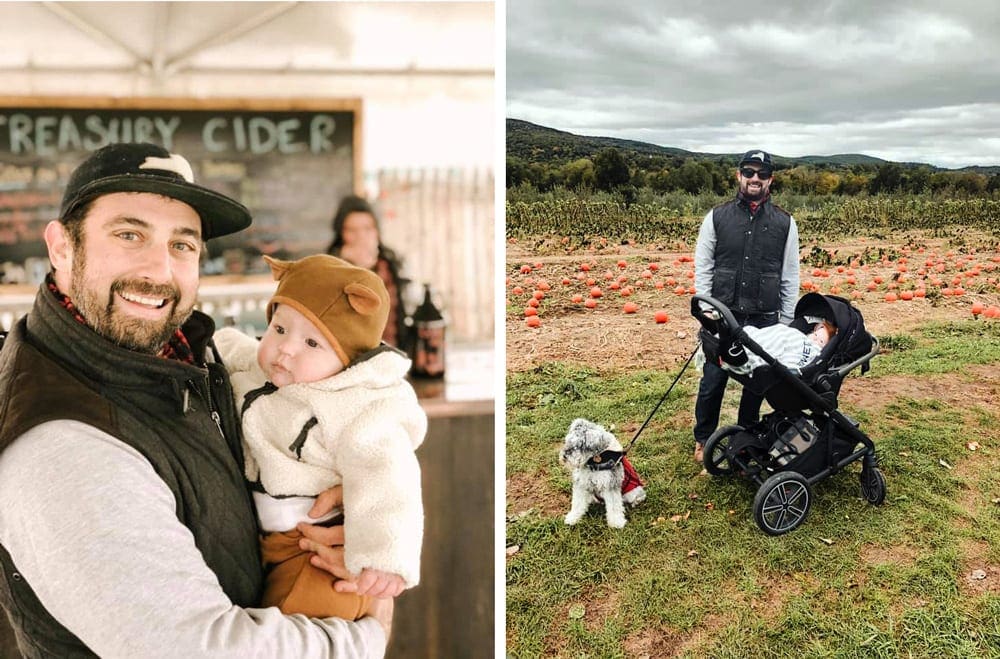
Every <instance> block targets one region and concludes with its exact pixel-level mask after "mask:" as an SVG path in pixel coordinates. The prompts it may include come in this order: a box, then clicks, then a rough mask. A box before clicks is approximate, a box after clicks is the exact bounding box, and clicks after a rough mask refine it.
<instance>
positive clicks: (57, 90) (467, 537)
mask: <svg viewBox="0 0 1000 659" xmlns="http://www.w3.org/2000/svg"><path fill="white" fill-rule="evenodd" d="M495 20H496V16H495V8H494V4H493V3H492V2H113V3H111V2H0V41H2V43H3V44H4V46H3V48H2V49H0V329H9V328H10V326H11V324H12V323H13V322H15V321H16V320H17V319H18V318H19V317H20V316H21V315H23V314H24V313H25V312H26V311H27V310H28V309H29V308H30V305H31V301H32V299H33V298H34V294H35V291H36V290H37V288H38V284H39V282H40V281H41V280H42V278H44V276H45V273H46V272H47V271H48V260H47V258H46V257H45V251H44V244H43V243H42V242H41V240H40V237H41V232H42V229H43V228H44V226H45V224H46V223H47V222H48V221H50V220H52V219H56V217H57V216H58V208H59V202H60V199H61V197H62V192H63V189H64V187H65V183H66V179H67V178H68V175H69V173H70V172H71V171H72V169H73V168H74V167H75V166H76V165H77V164H79V162H81V161H82V160H83V159H84V158H86V156H87V155H88V154H89V152H91V151H93V150H95V149H97V148H99V147H100V146H103V145H104V144H106V143H109V142H119V141H152V142H157V143H160V144H163V145H164V146H166V147H167V148H168V149H170V150H173V151H176V152H178V153H180V154H182V155H184V156H185V157H186V158H188V160H189V161H190V162H191V164H192V166H193V168H194V172H195V180H196V182H198V183H200V184H203V185H206V186H208V187H211V188H213V189H216V190H219V191H221V192H224V193H226V194H228V195H230V196H233V197H234V198H236V199H238V200H240V201H241V202H243V203H244V204H245V205H246V206H247V207H248V208H250V210H251V213H252V214H253V215H254V225H253V227H252V228H251V229H249V230H247V231H245V232H242V233H241V234H239V235H237V236H233V237H231V238H224V239H220V240H218V241H213V242H212V243H210V244H209V246H208V255H207V258H206V259H205V261H204V263H203V278H202V286H201V292H200V306H201V308H202V309H203V310H204V311H206V312H208V313H210V314H211V315H213V316H214V317H215V319H216V322H217V323H218V324H220V325H221V324H232V325H237V326H239V327H241V328H243V329H245V330H246V331H248V332H259V331H261V330H262V329H263V327H264V317H263V304H264V302H265V301H266V300H267V299H268V297H269V296H270V294H271V292H273V290H274V284H273V282H272V281H271V279H270V276H269V275H268V274H267V270H266V268H265V266H264V264H263V260H262V259H261V258H260V257H261V255H262V254H270V255H274V256H278V257H282V258H297V257H299V256H303V255H305V254H309V253H316V252H324V251H327V249H328V247H329V246H330V245H331V243H333V242H334V237H335V236H334V231H333V217H334V214H335V212H336V210H337V207H338V205H339V203H340V202H341V200H342V199H344V198H345V197H347V196H349V195H357V196H359V197H360V198H362V199H363V200H364V201H365V202H367V203H368V204H369V205H370V209H371V211H372V213H371V216H372V217H373V219H374V222H373V224H374V225H375V227H376V228H377V232H378V242H379V246H380V251H379V254H380V257H381V256H382V255H386V254H388V255H390V256H391V258H390V259H389V260H390V262H391V263H392V266H393V268H392V269H393V271H396V270H398V272H396V273H395V275H396V278H395V279H394V280H393V281H394V282H395V284H398V287H399V291H398V292H399V301H400V310H399V313H400V319H401V328H402V329H401V330H400V333H399V336H398V337H396V340H397V341H398V345H399V347H401V348H403V349H404V350H410V351H413V350H415V349H417V346H416V342H415V338H414V337H415V332H413V323H412V321H411V319H410V317H411V316H412V315H413V314H414V312H415V311H416V310H417V307H418V306H419V305H420V303H421V302H423V301H424V298H425V292H426V291H427V290H429V292H430V300H431V302H432V303H433V305H434V306H435V307H436V309H437V310H438V311H439V312H440V315H441V316H442V317H443V320H444V325H445V328H446V329H445V337H446V339H447V340H446V342H445V343H444V345H436V346H435V349H438V348H440V349H441V350H443V355H444V373H443V375H442V374H439V373H431V375H432V376H433V375H437V377H420V376H419V374H415V377H414V378H413V382H414V386H415V387H416V388H417V390H418V394H419V395H420V396H421V400H422V402H423V403H424V407H425V409H426V410H427V412H428V416H429V417H430V418H431V426H430V430H429V434H428V439H427V441H426V442H425V444H424V446H423V447H422V448H421V449H420V450H419V451H418V456H419V457H420V459H421V463H422V465H423V468H424V501H425V506H426V508H427V528H426V535H425V545H424V546H425V549H424V556H425V561H424V572H423V575H422V584H421V586H420V587H418V588H417V589H415V590H414V591H411V592H408V593H406V594H404V595H403V596H402V597H401V598H400V600H399V605H398V607H397V611H398V614H397V623H396V632H395V638H394V640H393V646H392V648H391V649H390V656H400V657H402V656H406V657H421V656H427V657H432V656H435V657H442V656H448V657H461V656H469V657H474V656H485V655H486V654H491V653H492V648H493V551H492V537H493V500H492V492H493V477H494V474H493V465H492V457H493V399H494V392H493V376H492V373H493V368H494V364H493V335H494V313H493V281H494V280H493V272H494V267H495V264H494V250H493V245H494V240H493V236H494V233H493V232H494V220H495V217H494V171H493V164H494V159H495V153H496V145H495V144H494V135H495V128H494V117H495V105H494V99H495V96H494V59H495V52H494V51H495V32H494V25H495ZM342 233H344V234H345V235H346V232H342ZM346 254H347V252H346V251H345V252H344V253H343V255H344V258H347V256H346ZM373 267H374V266H373ZM427 286H429V288H426V287H427ZM418 316H419V314H418ZM446 585H447V587H446ZM456 611H462V616H463V620H462V622H461V624H458V625H456V624H446V620H447V616H448V615H454V613H455V612H456ZM467 616H468V618H467ZM4 656H6V655H4Z"/></svg>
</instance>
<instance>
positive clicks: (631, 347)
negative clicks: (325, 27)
mask: <svg viewBox="0 0 1000 659" xmlns="http://www.w3.org/2000/svg"><path fill="white" fill-rule="evenodd" d="M561 243H562V240H555V239H552V238H545V237H538V238H534V239H527V240H525V239H516V238H515V239H510V240H508V243H507V256H506V263H507V275H506V278H505V284H506V286H505V294H506V302H507V317H506V323H507V331H506V333H507V368H508V370H513V371H520V370H524V369H526V368H531V367H532V366H534V365H537V364H539V363H544V362H546V361H550V360H564V359H568V360H570V361H580V362H582V363H591V364H593V365H599V366H602V367H613V366H614V367H621V368H660V367H670V366H671V365H672V364H673V363H674V362H675V361H676V360H677V359H678V358H679V357H681V356H684V357H686V356H687V355H688V354H690V352H691V350H693V348H694V345H695V342H696V340H697V329H698V324H697V322H696V321H695V320H694V319H693V318H692V317H691V313H690V308H691V307H690V304H691V295H692V294H693V293H694V244H693V241H692V242H691V243H690V244H689V243H686V242H683V241H674V242H672V243H668V244H656V243H650V244H646V245H637V244H634V243H633V244H629V242H627V241H626V242H625V243H624V244H618V245H616V244H614V243H610V244H609V243H608V241H603V242H602V241H600V240H599V239H598V240H597V241H595V244H596V245H600V248H599V249H596V248H595V249H582V250H575V249H573V250H571V249H560V248H559V246H560V244H561ZM567 252H569V253H567ZM810 291H815V292H819V293H824V294H832V295H838V296H840V297H844V298H847V299H849V300H851V301H852V302H853V303H854V304H855V305H856V306H857V307H858V308H859V309H861V311H862V313H863V314H864V317H865V321H866V325H867V327H868V329H869V331H871V332H872V333H873V334H876V335H878V334H880V333H881V334H892V333H895V332H898V331H904V330H905V329H906V328H909V327H913V326H914V325H916V324H919V323H921V322H926V321H929V320H941V321H958V320H969V319H978V320H982V321H984V322H989V321H996V320H1000V251H997V249H995V245H994V244H993V243H992V242H991V241H989V240H988V239H986V238H985V237H984V238H983V239H982V240H981V241H980V244H979V245H978V246H977V245H968V246H960V247H954V246H952V245H950V244H949V242H948V241H947V240H942V239H933V238H927V239H920V238H918V237H910V238H909V239H908V240H907V241H906V243H904V244H893V243H889V242H886V241H884V240H865V239H857V238H853V239H851V240H850V241H849V242H845V243H833V244H827V245H819V244H817V243H808V242H804V243H803V247H802V249H801V261H800V293H801V294H804V293H807V292H810ZM664 316H666V318H667V320H664V319H663V318H664ZM532 317H535V318H537V321H531V322H527V321H529V320H530V319H531V318H532ZM658 317H659V320H658V319H657V318H658ZM527 330H531V331H527Z"/></svg>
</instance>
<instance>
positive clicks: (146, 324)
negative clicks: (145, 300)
mask: <svg viewBox="0 0 1000 659" xmlns="http://www.w3.org/2000/svg"><path fill="white" fill-rule="evenodd" d="M80 256H82V255H80ZM84 261H85V259H83V258H79V259H77V260H75V261H74V263H73V272H72V287H73V295H72V300H73V304H74V305H75V306H76V308H77V310H78V311H79V312H80V315H82V316H83V318H84V320H86V321H87V324H88V325H89V326H90V328H91V329H93V330H94V331H95V332H97V333H98V334H100V335H101V336H103V337H104V338H106V339H108V340H109V341H112V342H114V343H116V344H118V345H120V346H121V347H123V348H126V349H128V350H134V351H136V352H144V353H148V354H154V355H155V354H156V353H158V352H159V351H160V349H161V348H163V346H164V345H165V344H166V343H167V341H169V340H170V337H172V336H173V335H174V332H175V331H177V328H179V327H180V326H181V325H183V324H184V321H186V320H187V319H188V317H189V316H190V315H191V310H192V308H193V307H194V305H193V304H192V305H189V306H187V307H186V308H181V307H179V306H178V305H179V304H180V291H178V290H177V288H175V287H174V286H170V285H167V284H152V283H150V282H147V281H145V280H142V279H124V278H123V279H116V280H115V281H114V282H113V283H112V284H111V289H110V290H109V291H108V298H107V301H106V302H105V301H103V300H102V299H100V295H99V294H98V292H97V291H94V290H90V289H88V288H87V281H86V280H87V278H86V273H85V270H84V267H83V262H84ZM122 291H128V292H130V293H135V294H138V295H142V296H144V297H153V298H164V299H165V300H166V303H165V304H166V306H167V307H169V309H170V314H169V315H168V316H167V317H166V318H164V319H163V320H160V321H155V320H147V319H143V318H135V317H132V316H129V315H127V314H125V313H124V312H122V310H121V309H120V308H116V306H115V299H116V297H117V295H116V294H118V293H121V292H122Z"/></svg>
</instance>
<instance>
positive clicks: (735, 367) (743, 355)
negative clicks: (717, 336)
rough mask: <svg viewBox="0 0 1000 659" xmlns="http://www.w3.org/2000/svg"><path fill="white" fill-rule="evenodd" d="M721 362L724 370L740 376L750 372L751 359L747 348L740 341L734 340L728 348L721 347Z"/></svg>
mask: <svg viewBox="0 0 1000 659" xmlns="http://www.w3.org/2000/svg"><path fill="white" fill-rule="evenodd" d="M719 348H720V350H719V360H720V361H721V362H722V364H720V365H721V366H722V367H723V368H724V369H726V370H728V371H731V372H733V373H738V374H740V375H746V374H747V373H749V372H750V370H751V369H750V364H749V363H748V362H749V358H748V357H747V351H746V348H744V347H743V344H742V343H740V342H739V341H738V340H736V339H733V340H732V342H731V343H730V344H729V345H728V346H719Z"/></svg>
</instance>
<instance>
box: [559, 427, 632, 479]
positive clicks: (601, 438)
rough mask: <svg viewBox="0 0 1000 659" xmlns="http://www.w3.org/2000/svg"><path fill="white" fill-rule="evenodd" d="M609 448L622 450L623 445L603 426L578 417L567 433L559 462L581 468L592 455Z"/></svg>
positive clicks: (573, 467)
mask: <svg viewBox="0 0 1000 659" xmlns="http://www.w3.org/2000/svg"><path fill="white" fill-rule="evenodd" d="M607 449H611V450H612V451H621V450H622V446H621V444H620V443H619V442H618V439H617V438H616V437H615V436H614V435H613V434H611V433H610V432H608V431H607V430H605V429H604V428H603V427H602V426H599V425H597V424H596V423H594V422H592V421H588V420H586V419H576V420H575V421H573V423H571V424H570V426H569V432H568V433H566V441H565V442H564V443H563V447H562V449H561V450H560V451H559V462H561V463H562V464H563V465H565V466H567V467H570V468H572V469H580V468H582V467H584V466H585V465H586V464H587V462H588V461H589V460H590V459H591V458H592V457H594V456H595V455H597V454H598V453H600V452H601V451H604V450H607Z"/></svg>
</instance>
